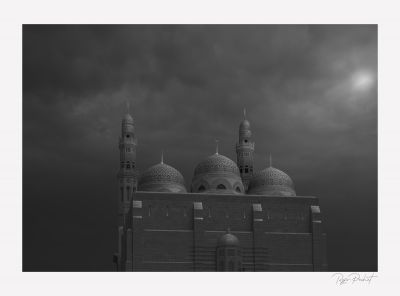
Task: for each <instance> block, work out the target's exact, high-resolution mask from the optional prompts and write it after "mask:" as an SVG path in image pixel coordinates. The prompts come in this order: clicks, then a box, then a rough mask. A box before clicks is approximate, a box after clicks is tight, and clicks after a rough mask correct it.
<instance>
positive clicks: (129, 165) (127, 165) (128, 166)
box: [126, 161, 131, 169]
mask: <svg viewBox="0 0 400 296" xmlns="http://www.w3.org/2000/svg"><path fill="white" fill-rule="evenodd" d="M126 168H127V169H130V168H131V163H130V162H129V161H128V162H127V163H126Z"/></svg>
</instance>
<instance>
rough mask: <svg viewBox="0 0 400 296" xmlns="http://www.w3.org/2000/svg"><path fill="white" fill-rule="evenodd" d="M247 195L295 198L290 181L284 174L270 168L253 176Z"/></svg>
mask: <svg viewBox="0 0 400 296" xmlns="http://www.w3.org/2000/svg"><path fill="white" fill-rule="evenodd" d="M247 193H248V194H256V195H267V196H296V192H295V190H294V184H293V181H292V179H291V178H290V177H289V176H288V175H287V174H286V173H284V172H282V171H281V170H278V169H276V168H274V167H272V166H271V167H268V168H266V169H264V170H262V171H260V172H257V173H255V174H254V175H253V178H252V179H251V180H250V184H249V189H248V192H247Z"/></svg>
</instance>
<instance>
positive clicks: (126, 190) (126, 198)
mask: <svg viewBox="0 0 400 296" xmlns="http://www.w3.org/2000/svg"><path fill="white" fill-rule="evenodd" d="M136 146H137V139H136V136H135V126H134V122H133V118H132V116H131V115H130V114H129V105H128V113H127V114H126V115H125V116H124V118H123V119H122V126H121V136H120V138H119V155H120V157H119V159H120V169H119V172H118V225H119V226H124V224H125V222H124V216H125V214H127V212H128V210H129V204H130V202H131V200H132V192H134V191H136V188H137V175H138V174H137V169H136Z"/></svg>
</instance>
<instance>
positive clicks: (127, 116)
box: [123, 113, 133, 123]
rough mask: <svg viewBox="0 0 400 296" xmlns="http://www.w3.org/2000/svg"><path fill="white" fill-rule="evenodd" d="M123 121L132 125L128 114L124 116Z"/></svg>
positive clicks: (131, 119)
mask: <svg viewBox="0 0 400 296" xmlns="http://www.w3.org/2000/svg"><path fill="white" fill-rule="evenodd" d="M123 121H124V122H129V123H133V118H132V116H131V115H130V114H128V113H127V114H125V116H124V119H123Z"/></svg>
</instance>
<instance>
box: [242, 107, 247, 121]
mask: <svg viewBox="0 0 400 296" xmlns="http://www.w3.org/2000/svg"><path fill="white" fill-rule="evenodd" d="M243 120H246V108H243Z"/></svg>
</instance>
